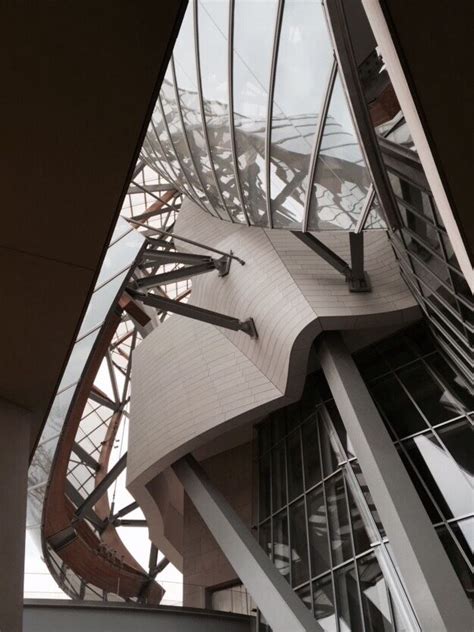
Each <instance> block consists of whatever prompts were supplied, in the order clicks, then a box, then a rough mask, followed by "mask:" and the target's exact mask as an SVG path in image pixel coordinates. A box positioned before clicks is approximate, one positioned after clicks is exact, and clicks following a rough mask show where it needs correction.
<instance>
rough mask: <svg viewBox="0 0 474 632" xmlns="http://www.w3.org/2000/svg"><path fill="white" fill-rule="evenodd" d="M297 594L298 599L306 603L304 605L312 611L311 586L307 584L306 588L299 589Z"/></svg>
mask: <svg viewBox="0 0 474 632" xmlns="http://www.w3.org/2000/svg"><path fill="white" fill-rule="evenodd" d="M296 594H297V595H298V597H299V598H300V599H301V601H302V602H303V603H304V605H305V606H306V607H307V608H308V609H309V610H311V607H312V604H311V599H312V597H311V585H310V584H307V585H306V586H303V587H302V588H299V589H298V590H297V591H296Z"/></svg>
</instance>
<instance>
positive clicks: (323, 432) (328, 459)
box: [319, 416, 338, 476]
mask: <svg viewBox="0 0 474 632" xmlns="http://www.w3.org/2000/svg"><path fill="white" fill-rule="evenodd" d="M319 437H320V440H321V454H322V457H323V471H324V476H329V474H332V473H333V472H335V471H336V470H337V467H338V460H337V456H336V453H335V452H334V450H333V448H332V445H331V441H330V440H329V434H328V431H327V429H326V425H325V423H324V421H323V419H322V418H321V416H319Z"/></svg>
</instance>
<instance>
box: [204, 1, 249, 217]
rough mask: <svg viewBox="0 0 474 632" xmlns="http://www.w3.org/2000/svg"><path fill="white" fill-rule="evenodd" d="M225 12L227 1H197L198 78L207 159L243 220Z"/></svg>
mask: <svg viewBox="0 0 474 632" xmlns="http://www.w3.org/2000/svg"><path fill="white" fill-rule="evenodd" d="M228 14H229V3H228V2H216V1H215V0H199V2H198V17H199V20H198V23H199V44H200V46H199V48H200V63H201V80H202V92H203V97H204V102H205V119H206V126H207V133H208V137H209V145H210V150H211V159H212V162H213V165H214V170H215V172H216V176H217V181H218V183H219V187H220V190H221V192H222V196H223V198H224V202H225V205H226V207H227V209H229V210H230V212H231V214H232V216H233V218H234V220H235V221H237V222H240V223H244V224H245V223H246V219H245V215H244V213H243V210H242V208H241V204H240V200H239V196H238V192H237V188H236V186H235V174H234V164H233V160H232V148H231V139H230V133H229V86H228V61H227V60H228V41H227V31H228V24H229V15H228Z"/></svg>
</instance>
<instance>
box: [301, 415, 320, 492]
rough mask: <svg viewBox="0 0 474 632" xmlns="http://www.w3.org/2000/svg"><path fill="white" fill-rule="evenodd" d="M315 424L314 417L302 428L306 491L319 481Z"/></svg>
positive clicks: (317, 443)
mask: <svg viewBox="0 0 474 632" xmlns="http://www.w3.org/2000/svg"><path fill="white" fill-rule="evenodd" d="M316 423H317V422H316V416H315V417H313V418H312V419H309V420H308V421H307V422H305V423H304V424H303V426H302V433H303V435H302V436H303V454H304V476H305V484H306V489H309V488H310V487H313V485H316V483H318V482H319V481H320V480H321V461H320V459H319V441H318V428H317V425H316Z"/></svg>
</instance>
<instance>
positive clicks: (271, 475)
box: [257, 373, 419, 632]
mask: <svg viewBox="0 0 474 632" xmlns="http://www.w3.org/2000/svg"><path fill="white" fill-rule="evenodd" d="M258 446H259V457H258V463H259V468H258V469H259V502H258V520H257V523H258V537H259V542H260V544H261V546H262V547H263V548H264V550H265V551H266V553H267V555H268V556H269V557H270V558H271V559H272V560H273V562H274V564H275V565H276V567H277V568H278V569H279V571H280V573H281V574H282V575H283V576H284V577H285V579H286V580H287V581H288V582H289V583H290V585H291V586H292V588H293V589H294V590H295V591H296V592H297V594H298V595H299V596H300V598H301V599H302V600H303V602H304V604H305V605H306V606H307V607H308V608H309V609H310V610H311V611H312V612H313V614H314V617H315V618H316V619H317V621H318V622H319V623H320V625H321V626H322V627H323V629H324V630H326V632H348V631H349V630H350V631H352V632H359V631H360V632H369V631H370V632H391V631H393V632H395V631H396V630H408V629H410V630H412V629H415V630H417V629H419V627H418V624H417V622H416V619H415V617H414V615H413V612H412V609H411V606H410V604H409V600H408V598H407V596H406V594H405V593H404V590H403V587H402V585H401V581H400V579H399V577H398V575H397V571H396V568H395V565H394V563H393V560H392V558H391V554H390V547H389V544H388V541H387V539H386V537H385V532H384V529H383V526H382V524H381V522H380V519H379V516H378V514H377V511H376V508H375V506H374V504H373V501H372V499H371V496H370V493H369V491H368V489H367V486H366V484H365V482H364V479H363V476H362V473H361V471H360V468H359V466H358V463H357V459H356V457H355V455H354V451H353V449H352V446H351V444H350V441H349V439H348V437H347V434H346V433H345V431H344V426H343V424H342V421H341V419H340V417H339V415H338V413H337V409H336V407H335V405H334V402H333V401H332V399H331V398H330V393H329V389H328V387H327V384H326V383H325V381H324V378H323V376H322V374H321V373H317V374H313V375H311V376H309V378H308V380H307V384H306V388H305V393H304V395H303V398H302V400H301V401H300V402H299V403H298V404H296V405H293V406H290V407H288V408H286V409H284V410H281V411H278V412H277V413H275V414H273V415H271V416H270V418H269V419H268V421H265V422H263V423H262V424H260V425H259V426H258ZM261 629H262V630H264V629H267V626H266V625H265V623H264V622H263V623H262V619H261Z"/></svg>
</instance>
